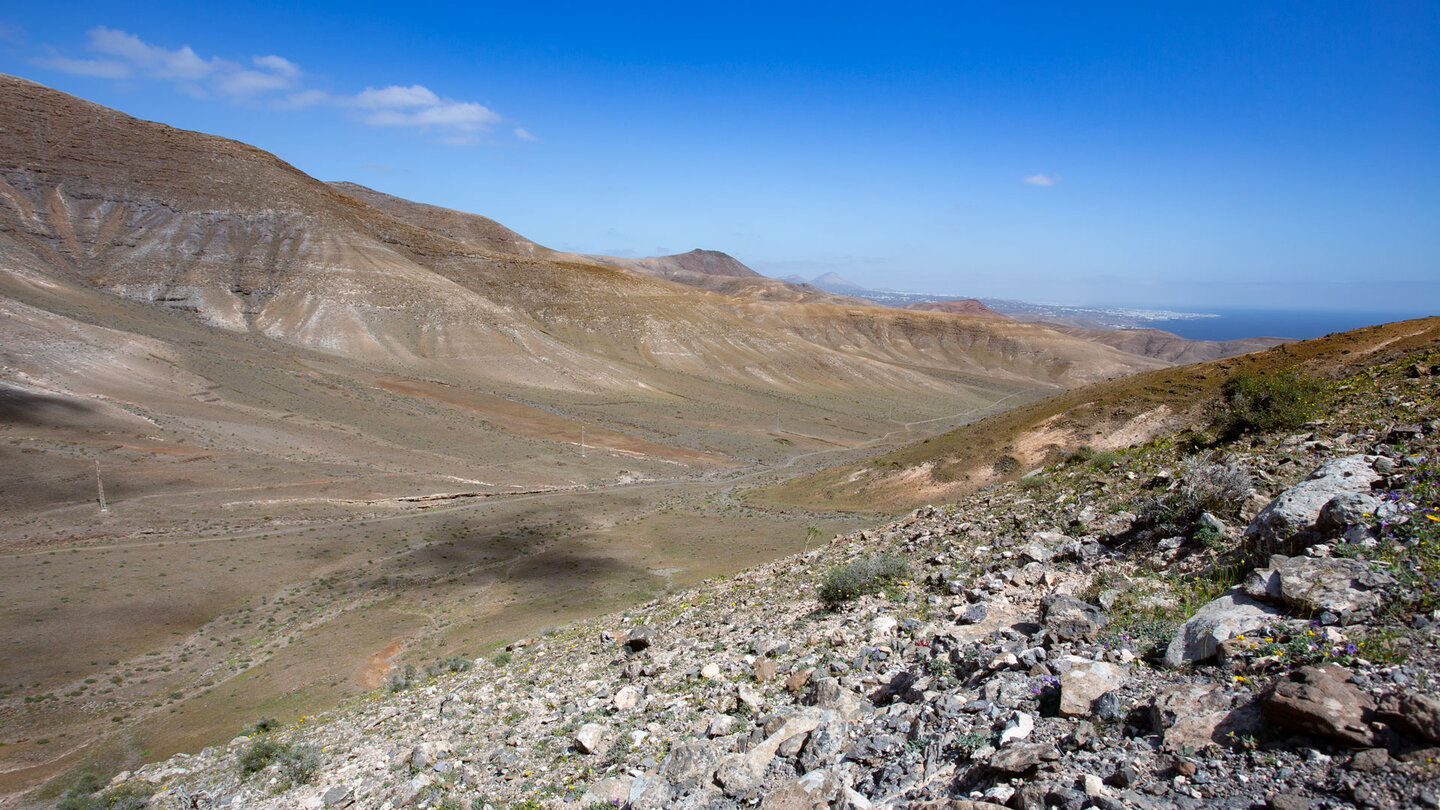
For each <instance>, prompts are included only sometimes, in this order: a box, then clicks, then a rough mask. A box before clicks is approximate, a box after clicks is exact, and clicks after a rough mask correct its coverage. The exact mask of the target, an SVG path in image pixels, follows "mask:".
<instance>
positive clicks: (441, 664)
mask: <svg viewBox="0 0 1440 810" xmlns="http://www.w3.org/2000/svg"><path fill="white" fill-rule="evenodd" d="M474 666H475V662H474V661H472V660H470V659H469V658H466V657H465V656H464V655H460V654H458V653H457V654H456V655H452V656H450V657H449V658H441V659H439V660H438V661H436V662H435V663H433V664H431V665H430V666H428V667H426V668H425V674H427V675H443V674H445V673H447V672H464V671H465V670H467V669H473V668H474Z"/></svg>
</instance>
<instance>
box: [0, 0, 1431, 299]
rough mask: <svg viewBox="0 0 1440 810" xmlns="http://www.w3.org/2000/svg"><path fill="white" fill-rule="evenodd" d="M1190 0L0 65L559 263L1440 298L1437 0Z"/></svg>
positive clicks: (106, 54)
mask: <svg viewBox="0 0 1440 810" xmlns="http://www.w3.org/2000/svg"><path fill="white" fill-rule="evenodd" d="M1178 5H1179V4H1169V3H1154V2H1149V3H1137V4H1133V5H1131V4H1106V3H1039V4H1032V5H1023V4H995V3H987V4H979V3H948V4H933V5H932V4H916V5H905V4H895V5H890V6H885V5H877V4H863V5H862V4H853V5H852V4H845V3H828V4H824V5H823V6H822V5H817V6H813V7H812V6H809V5H805V6H796V5H785V4H761V3H754V4H751V3H734V2H732V3H725V4H717V5H714V6H704V5H695V4H689V5H687V4H677V3H663V4H662V3H655V4H649V3H646V4H631V5H628V6H614V7H610V6H608V5H607V4H597V3H585V4H574V5H571V4H518V3H507V4H504V5H501V4H493V5H492V4H488V3H484V2H479V3H467V4H464V5H456V6H443V5H434V4H424V5H421V6H415V7H406V6H397V5H395V4H374V5H370V4H366V3H363V2H347V3H344V4H340V3H334V4H327V3H311V4H305V6H304V7H296V5H295V4H290V3H278V2H276V3H228V4H225V6H224V10H223V11H216V10H215V8H216V7H214V6H210V7H204V6H203V4H195V3H193V2H187V3H162V2H140V3H133V4H121V5H117V4H114V3H104V4H101V3H90V2H72V3H65V4H27V6H25V7H19V8H17V7H15V6H13V5H12V6H11V7H10V8H9V9H8V10H5V11H0V71H4V72H8V73H13V74H17V75H20V76H24V77H26V78H30V79H34V80H36V81H39V82H42V83H44V84H48V85H50V86H53V87H57V88H59V89H62V90H65V91H67V92H71V93H74V94H76V95H79V96H82V97H84V98H87V99H90V100H93V101H96V102H99V103H101V104H105V105H108V106H112V107H115V108H118V109H120V110H123V111H125V112H128V113H130V114H132V115H136V116H139V117H142V118H149V119H154V120H159V121H164V122H166V123H168V124H172V125H174V126H178V127H184V128H188V129H196V130H202V131H205V132H212V133H215V134H219V135H224V136H227V137H231V138H236V139H238V140H242V141H246V142H248V143H253V144H255V145H257V146H259V147H261V148H263V149H267V150H269V151H272V152H275V153H276V154H278V155H279V156H280V157H282V158H284V159H285V160H288V161H290V162H291V163H293V164H295V165H296V166H298V167H299V168H300V169H302V170H304V171H305V172H307V173H309V174H312V175H314V176H316V177H319V178H321V179H327V180H352V181H355V182H359V183H363V184H365V185H368V186H371V187H373V188H377V189H379V190H382V191H386V192H389V193H393V194H397V195H400V196H403V197H407V198H410V199H414V200H418V201H422V202H428V203H434V204H438V205H444V206H449V207H453V208H458V209H462V210H466V211H473V212H476V213H480V214H484V215H486V216H489V217H492V218H494V219H497V220H499V221H500V222H502V223H504V224H505V225H507V226H509V227H511V228H514V229H515V230H517V231H519V232H520V233H522V234H524V235H526V236H528V237H530V238H532V239H535V240H536V241H539V242H541V243H542V244H546V245H549V246H551V247H555V248H559V249H565V250H576V251H581V252H591V253H610V254H615V255H637V256H638V255H656V254H662V253H672V252H681V251H685V250H689V249H691V248H694V247H705V248H712V249H716V250H724V251H726V252H728V253H731V254H733V255H735V256H736V257H737V258H739V259H741V260H742V261H744V262H746V263H747V264H749V265H750V266H752V267H754V268H755V269H757V270H759V271H760V272H762V273H766V274H768V275H773V276H785V275H788V274H792V273H794V274H799V275H803V276H806V277H811V276H815V275H818V274H820V273H823V272H832V271H833V272H837V273H840V274H841V275H843V276H846V277H848V278H850V279H852V280H853V281H856V282H858V283H861V284H864V285H868V286H885V287H891V288H896V289H908V290H919V291H925V292H938V293H949V294H954V295H963V296H1001V297H1013V298H1023V299H1027V300H1032V301H1045V302H1057V303H1077V304H1083V303H1090V304H1123V305H1137V306H1156V307H1165V308H1171V309H1182V310H1183V309H1204V308H1206V307H1212V308H1213V307H1216V306H1222V305H1223V306H1232V307H1233V306H1236V305H1241V306H1253V307H1258V308H1335V309H1371V310H1379V311H1392V312H1396V313H1403V314H1413V313H1419V312H1425V311H1430V312H1440V4H1437V3H1434V2H1418V1H1417V2H1393V3H1391V2H1353V3H1325V2H1306V3H1298V2H1297V3H1270V2H1248V3H1211V4H1186V5H1185V6H1184V7H1173V6H1178ZM521 6H524V8H521ZM1002 6H1004V7H1002Z"/></svg>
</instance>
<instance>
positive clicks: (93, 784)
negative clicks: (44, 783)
mask: <svg viewBox="0 0 1440 810" xmlns="http://www.w3.org/2000/svg"><path fill="white" fill-rule="evenodd" d="M102 786H103V785H102V783H101V781H100V779H99V777H97V776H96V775H95V774H94V773H88V772H87V773H85V774H82V775H81V776H80V778H79V779H78V780H77V781H76V783H75V784H74V785H72V786H71V787H70V789H69V790H67V791H65V794H64V795H62V796H61V797H60V800H59V801H57V802H56V803H55V810H142V808H144V807H145V806H146V804H147V803H148V802H149V801H150V797H151V796H152V795H154V793H155V788H154V787H152V786H149V785H147V784H145V783H143V782H141V783H135V782H127V783H125V784H123V785H118V786H116V787H113V788H106V789H104V790H101V787H102Z"/></svg>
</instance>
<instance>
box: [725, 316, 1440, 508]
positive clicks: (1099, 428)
mask: <svg viewBox="0 0 1440 810" xmlns="http://www.w3.org/2000/svg"><path fill="white" fill-rule="evenodd" d="M1436 342H1440V318H1425V319H1420V320H1414V321H1403V322H1399V323H1393V324H1386V325H1383V326H1374V327H1367V328H1365V329H1358V330H1354V331H1351V332H1344V333H1338V334H1333V335H1327V336H1325V337H1322V338H1317V339H1314V340H1308V341H1303V342H1300V343H1292V344H1287V345H1285V346H1279V347H1276V348H1272V349H1268V350H1266V351H1262V352H1256V353H1254V354H1248V355H1243V356H1240V357H1233V358H1228V359H1224V360H1214V361H1210V362H1207V363H1199V364H1196V365H1192V366H1183V367H1180V368H1173V369H1164V370H1161V371H1152V372H1147V373H1145V374H1139V375H1135V376H1133V377H1124V378H1121V379H1116V380H1109V381H1106V382H1102V383H1097V384H1095V385H1090V386H1086V387H1084V388H1079V389H1076V390H1073V391H1067V392H1065V393H1062V394H1058V395H1056V396H1053V397H1050V398H1048V399H1044V400H1041V401H1038V402H1033V403H1031V404H1028V405H1024V406H1021V407H1018V408H1015V409H1014V410H1010V411H1006V412H1005V413H1002V414H999V415H998V416H993V417H990V418H987V419H984V420H982V421H978V422H974V423H972V424H969V425H966V426H965V427H962V428H959V429H957V430H954V431H951V432H949V433H945V434H943V435H940V436H934V437H932V438H929V439H925V440H923V441H921V442H918V443H915V444H911V445H908V446H906V447H903V448H900V449H898V450H895V451H893V452H890V453H886V454H883V455H879V456H876V457H875V458H872V459H867V460H865V461H861V462H855V463H850V464H844V465H840V466H836V467H832V468H830V469H827V470H823V471H821V472H819V473H815V474H813V475H809V476H804V477H800V478H796V479H794V480H791V481H787V482H785V483H783V484H781V485H779V486H775V487H770V488H767V489H763V490H760V491H757V492H756V493H754V495H753V497H754V498H755V499H756V500H757V501H759V502H764V503H775V504H792V505H805V506H812V507H820V506H826V507H833V508H848V509H861V510H873V511H883V512H899V511H903V510H906V509H910V508H914V507H916V506H921V505H924V504H926V503H942V502H945V501H951V500H955V499H956V498H959V497H961V496H962V495H964V494H965V493H967V492H973V491H975V490H978V489H980V488H981V487H983V486H985V485H987V484H990V483H994V482H996V481H999V480H1010V479H1014V478H1018V476H1019V475H1020V474H1022V473H1024V472H1025V471H1027V470H1030V469H1033V468H1035V467H1039V466H1042V465H1045V464H1050V463H1054V462H1056V461H1059V460H1060V459H1063V458H1064V457H1065V456H1066V455H1068V454H1069V453H1071V452H1073V451H1074V450H1075V449H1077V448H1078V447H1080V446H1081V445H1089V446H1091V447H1095V448H1098V449H1110V448H1112V447H1115V446H1125V445H1128V444H1132V443H1137V442H1140V441H1144V440H1146V439H1148V438H1151V437H1153V436H1156V435H1160V434H1161V433H1164V432H1168V431H1169V430H1173V429H1176V428H1180V427H1186V426H1190V425H1203V424H1205V423H1206V422H1207V421H1208V414H1209V411H1210V408H1211V407H1212V406H1213V403H1214V402H1215V401H1216V399H1217V398H1218V395H1219V393H1220V389H1221V386H1222V385H1224V383H1225V381H1226V380H1227V379H1229V378H1230V376H1232V375H1233V374H1235V373H1238V372H1241V371H1249V372H1275V371H1280V370H1283V369H1291V368H1297V369H1300V370H1302V371H1304V372H1305V373H1307V374H1311V375H1314V376H1317V377H1320V378H1322V379H1332V378H1334V377H1336V376H1339V375H1341V374H1344V373H1347V372H1348V371H1351V370H1355V369H1358V368H1363V367H1367V366H1370V365H1373V364H1376V363H1380V362H1383V361H1384V360H1385V359H1386V358H1389V357H1393V356H1398V355H1399V354H1401V353H1403V352H1405V351H1409V350H1413V349H1415V348H1418V347H1422V346H1427V345H1432V344H1434V343H1436ZM1117 438H1118V439H1120V441H1116V439H1117ZM1005 456H1012V457H1015V458H1016V459H1017V462H1018V463H1017V464H1016V465H1015V467H1014V468H1013V470H1010V471H1007V472H1004V473H997V472H996V471H995V464H996V461H997V460H1000V459H1002V458H1003V457H1005Z"/></svg>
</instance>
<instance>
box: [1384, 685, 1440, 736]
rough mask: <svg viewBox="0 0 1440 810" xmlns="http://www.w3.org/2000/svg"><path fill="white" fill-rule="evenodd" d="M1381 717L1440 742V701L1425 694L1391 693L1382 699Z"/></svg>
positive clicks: (1415, 734) (1407, 730) (1391, 723)
mask: <svg viewBox="0 0 1440 810" xmlns="http://www.w3.org/2000/svg"><path fill="white" fill-rule="evenodd" d="M1377 712H1378V714H1379V715H1380V719H1381V720H1384V721H1385V722H1386V723H1389V724H1390V725H1391V726H1392V727H1394V728H1396V729H1399V730H1400V731H1402V732H1405V733H1407V734H1410V735H1413V736H1416V737H1420V738H1422V739H1426V740H1429V741H1430V742H1440V701H1437V700H1435V699H1434V698H1430V697H1426V696H1425V695H1419V694H1415V693H1413V692H1410V693H1401V694H1389V695H1386V696H1385V697H1384V698H1381V700H1380V706H1379V708H1378V709H1377Z"/></svg>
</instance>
